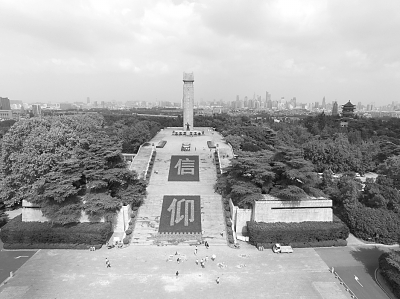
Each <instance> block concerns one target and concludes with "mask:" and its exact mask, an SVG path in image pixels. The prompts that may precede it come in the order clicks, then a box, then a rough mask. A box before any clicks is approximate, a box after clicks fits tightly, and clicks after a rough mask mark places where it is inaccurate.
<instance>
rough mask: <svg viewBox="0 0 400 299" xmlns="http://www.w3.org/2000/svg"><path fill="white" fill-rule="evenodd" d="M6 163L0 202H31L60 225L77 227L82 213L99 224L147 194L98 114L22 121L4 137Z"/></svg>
mask: <svg viewBox="0 0 400 299" xmlns="http://www.w3.org/2000/svg"><path fill="white" fill-rule="evenodd" d="M0 163H1V164H0V173H1V175H2V180H1V182H0V202H4V203H5V204H6V205H7V206H12V205H18V204H20V203H21V201H22V200H24V199H25V200H27V201H29V202H32V203H35V204H37V205H39V206H40V207H41V209H42V211H43V213H44V215H45V216H46V217H48V218H49V219H50V220H51V221H53V222H55V223H63V224H64V223H70V222H77V221H78V220H79V218H80V216H81V212H82V211H84V212H85V213H86V214H87V215H88V216H89V218H90V219H91V220H93V221H97V220H99V218H100V217H111V216H112V215H114V213H115V212H116V211H117V210H118V209H119V208H120V207H121V205H122V204H133V205H139V204H140V203H141V201H142V200H143V196H144V194H145V188H146V185H145V182H144V181H142V180H139V179H138V177H137V174H136V173H134V172H130V171H128V170H127V169H126V164H125V162H124V161H123V159H122V156H121V142H120V141H117V140H116V139H115V138H114V136H110V135H108V134H107V132H106V130H105V129H104V118H103V117H102V116H100V115H98V114H90V115H72V116H61V117H43V118H31V119H28V120H23V121H19V122H17V123H16V124H14V126H12V127H11V128H10V130H9V131H8V132H7V133H6V134H5V135H4V137H3V140H2V152H1V160H0Z"/></svg>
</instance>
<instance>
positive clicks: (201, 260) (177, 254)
mask: <svg viewBox="0 0 400 299" xmlns="http://www.w3.org/2000/svg"><path fill="white" fill-rule="evenodd" d="M204 246H205V247H206V249H209V248H210V245H209V244H208V242H207V241H205V242H204ZM198 250H199V249H198V247H197V245H196V246H195V248H194V255H195V256H197V253H198ZM175 255H176V256H178V257H177V259H176V261H177V263H178V264H179V263H180V262H181V261H182V258H181V257H180V256H179V253H178V251H176V252H175ZM216 258H217V256H216V255H215V254H212V255H211V260H212V261H215V259H216ZM208 259H209V258H208V255H206V256H205V257H204V258H201V259H200V261H199V259H196V261H195V263H196V265H200V266H201V267H202V268H205V267H206V262H207V261H208ZM175 277H176V278H178V277H179V271H176V272H175ZM215 281H216V283H217V284H219V283H220V278H219V276H218V277H217V279H216V280H215Z"/></svg>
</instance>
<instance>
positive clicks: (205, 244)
mask: <svg viewBox="0 0 400 299" xmlns="http://www.w3.org/2000/svg"><path fill="white" fill-rule="evenodd" d="M204 246H206V248H207V249H208V247H210V245H208V242H207V241H206V242H205V243H204Z"/></svg>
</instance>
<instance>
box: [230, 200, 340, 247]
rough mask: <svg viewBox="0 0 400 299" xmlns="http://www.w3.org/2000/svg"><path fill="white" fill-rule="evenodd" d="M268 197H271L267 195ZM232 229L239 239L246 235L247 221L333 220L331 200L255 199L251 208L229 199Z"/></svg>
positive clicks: (243, 238)
mask: <svg viewBox="0 0 400 299" xmlns="http://www.w3.org/2000/svg"><path fill="white" fill-rule="evenodd" d="M269 198H273V197H272V196H269ZM229 208H230V211H231V215H232V216H231V218H232V223H233V224H232V229H234V231H235V232H236V235H237V238H238V239H239V240H245V237H247V221H257V222H303V221H328V222H331V221H333V212H332V201H331V200H329V199H315V200H305V201H282V200H277V199H274V200H266V201H256V202H255V203H254V205H253V208H252V209H239V208H238V207H236V206H234V205H233V203H232V200H229Z"/></svg>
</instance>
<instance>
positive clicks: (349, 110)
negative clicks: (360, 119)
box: [342, 101, 356, 118]
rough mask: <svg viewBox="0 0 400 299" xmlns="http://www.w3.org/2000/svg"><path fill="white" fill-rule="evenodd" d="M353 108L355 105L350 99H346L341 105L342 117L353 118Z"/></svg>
mask: <svg viewBox="0 0 400 299" xmlns="http://www.w3.org/2000/svg"><path fill="white" fill-rule="evenodd" d="M355 109H356V105H353V104H352V103H351V102H350V101H348V102H347V103H346V104H344V105H342V117H343V118H353V117H354V110H355Z"/></svg>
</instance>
